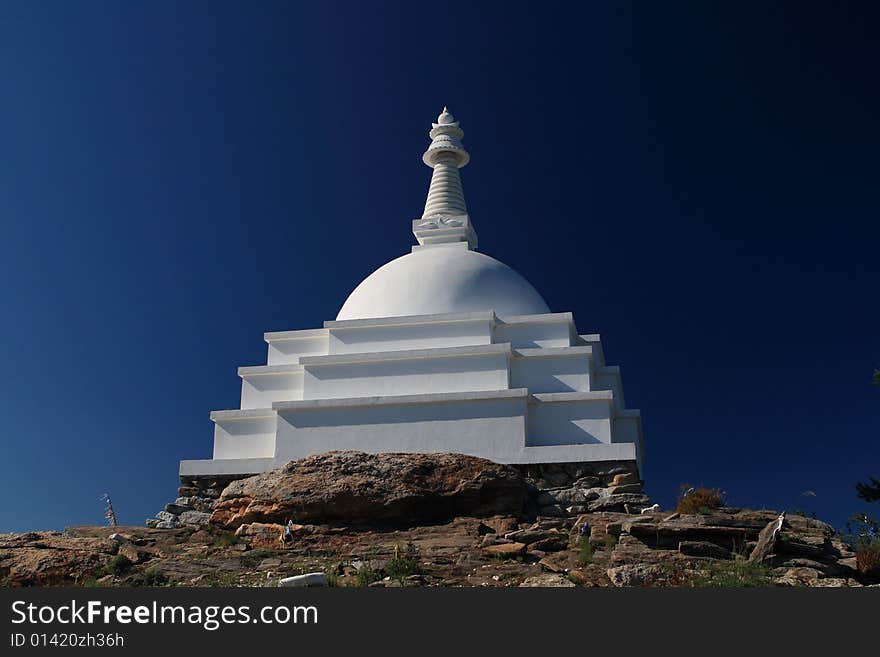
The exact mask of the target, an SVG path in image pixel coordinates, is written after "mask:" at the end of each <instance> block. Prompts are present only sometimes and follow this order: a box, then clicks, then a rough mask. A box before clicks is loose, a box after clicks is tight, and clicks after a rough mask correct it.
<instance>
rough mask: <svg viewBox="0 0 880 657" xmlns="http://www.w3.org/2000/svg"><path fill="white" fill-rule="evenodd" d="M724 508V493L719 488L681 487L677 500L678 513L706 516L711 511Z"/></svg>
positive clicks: (676, 508)
mask: <svg viewBox="0 0 880 657" xmlns="http://www.w3.org/2000/svg"><path fill="white" fill-rule="evenodd" d="M723 506H724V492H723V491H722V490H721V489H720V488H705V487H703V486H701V487H699V488H694V487H692V486H689V485H687V484H684V485H682V487H681V493H680V495H679V498H678V506H676V507H675V510H676V511H677V512H678V513H684V514H689V515H695V514H706V513H709V512H710V511H712V509H720V508H721V507H723Z"/></svg>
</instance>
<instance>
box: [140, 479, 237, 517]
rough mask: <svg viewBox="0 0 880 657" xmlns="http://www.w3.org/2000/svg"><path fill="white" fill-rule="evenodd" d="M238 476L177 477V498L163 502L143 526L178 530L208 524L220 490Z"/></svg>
mask: <svg viewBox="0 0 880 657" xmlns="http://www.w3.org/2000/svg"><path fill="white" fill-rule="evenodd" d="M237 479H241V476H240V475H227V476H211V477H186V476H185V477H181V480H180V488H178V489H177V499H175V500H174V501H173V502H169V503H168V504H166V505H165V508H164V509H163V510H162V511H159V513H157V514H156V517H155V518H149V519H147V522H146V525H147V527H152V528H156V529H178V528H180V527H201V526H203V525H206V524H208V522H209V521H210V519H211V513H212V512H213V511H214V504H215V503H216V502H217V500H218V499H219V498H220V493H222V492H223V489H224V488H226V487H227V486H228V485H229V484H230V483H232V482H233V481H235V480H237Z"/></svg>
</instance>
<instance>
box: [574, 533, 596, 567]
mask: <svg viewBox="0 0 880 657" xmlns="http://www.w3.org/2000/svg"><path fill="white" fill-rule="evenodd" d="M577 561H578V565H579V566H589V565H590V564H591V563H593V544H592V543H590V537H589V536H581V537H580V538H579V539H578V558H577Z"/></svg>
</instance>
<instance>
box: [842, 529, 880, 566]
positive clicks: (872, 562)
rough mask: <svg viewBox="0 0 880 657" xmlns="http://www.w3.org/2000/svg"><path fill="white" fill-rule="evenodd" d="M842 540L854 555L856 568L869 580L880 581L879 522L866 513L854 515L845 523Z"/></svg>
mask: <svg viewBox="0 0 880 657" xmlns="http://www.w3.org/2000/svg"><path fill="white" fill-rule="evenodd" d="M846 529H847V531H846V533H845V534H844V540H845V541H846V542H847V543H848V544H849V545H850V547H852V549H853V550H854V551H855V553H856V567H857V568H858V570H859V572H860V573H862V574H863V575H866V576H867V577H869V578H871V579H875V578H878V579H880V522H878V521H877V520H875V519H874V518H872V517H871V516H869V515H868V514H867V513H859V514H856V515H854V516H853V517H852V518H850V519H849V522H847V523H846Z"/></svg>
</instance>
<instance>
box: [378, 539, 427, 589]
mask: <svg viewBox="0 0 880 657" xmlns="http://www.w3.org/2000/svg"><path fill="white" fill-rule="evenodd" d="M385 572H386V574H387V575H388V576H389V577H391V578H392V579H396V580H400V581H401V582H403V580H405V579H406V578H407V577H408V576H409V575H418V574H420V573H421V569H420V568H419V551H418V548H416V546H415V545H414V544H413V543H412V542H409V543H407V544H406V547H405V548H404V549H403V550H401V549H400V546H399V545H395V546H394V557H393V558H392V559H391V560H390V561H389V562H388V565H386V566H385Z"/></svg>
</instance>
